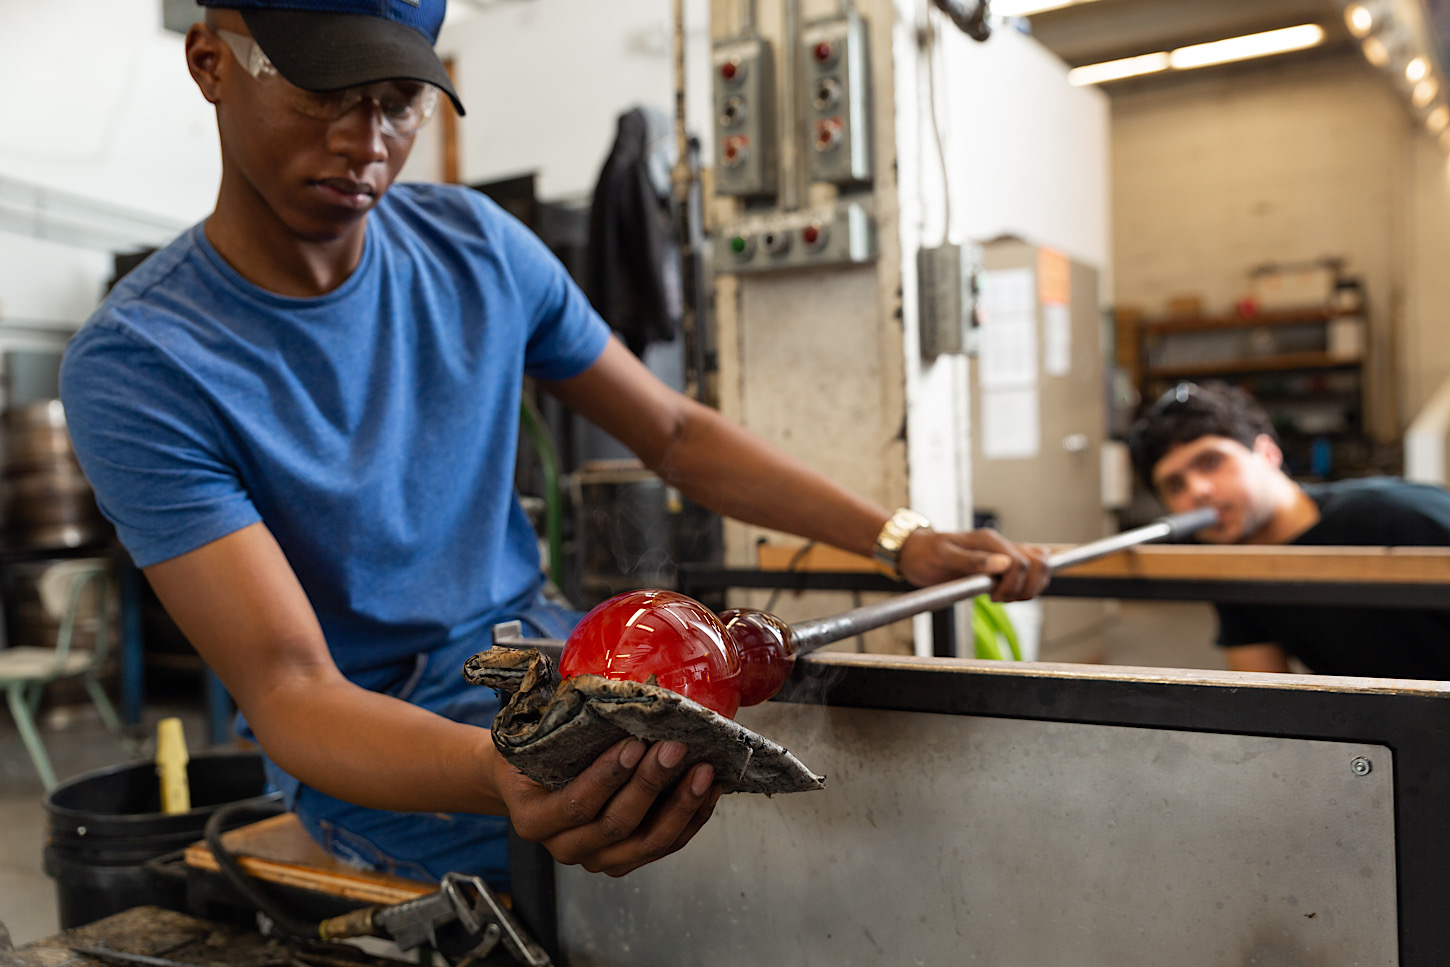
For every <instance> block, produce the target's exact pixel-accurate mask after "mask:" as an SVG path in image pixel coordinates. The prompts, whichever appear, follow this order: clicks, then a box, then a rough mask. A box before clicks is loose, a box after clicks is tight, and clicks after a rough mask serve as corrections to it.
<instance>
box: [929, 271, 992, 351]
mask: <svg viewBox="0 0 1450 967" xmlns="http://www.w3.org/2000/svg"><path fill="white" fill-rule="evenodd" d="M981 268H982V250H981V249H980V248H978V247H977V246H975V245H951V244H946V245H941V246H939V247H937V248H923V249H920V250H919V251H918V252H917V253H916V277H917V291H918V293H919V298H918V303H917V304H918V306H919V308H920V312H919V317H920V320H921V324H920V327H919V329H920V333H921V355H922V356H923V357H924V358H926V359H935V358H936V357H938V356H942V355H945V354H948V353H965V352H969V351H970V349H971V334H972V324H973V319H974V318H975V315H976V307H977V273H978V272H980V271H981Z"/></svg>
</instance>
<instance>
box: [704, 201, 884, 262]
mask: <svg viewBox="0 0 1450 967" xmlns="http://www.w3.org/2000/svg"><path fill="white" fill-rule="evenodd" d="M718 238H719V241H717V242H716V243H715V271H717V272H721V273H737V272H771V271H778V270H782V269H809V268H817V267H820V266H827V265H852V264H861V263H865V262H870V261H871V260H872V259H874V258H875V257H876V223H875V221H874V220H873V219H872V217H871V215H870V213H869V212H867V211H866V209H865V207H864V206H862V205H861V204H860V203H859V202H854V201H846V202H840V203H838V204H836V205H835V206H833V207H831V208H825V209H821V210H819V211H799V212H785V213H771V214H768V215H762V216H760V217H758V218H755V219H751V220H749V221H746V222H743V223H741V224H739V225H735V226H732V227H729V228H726V229H724V230H722V231H721V233H720V235H719V236H718Z"/></svg>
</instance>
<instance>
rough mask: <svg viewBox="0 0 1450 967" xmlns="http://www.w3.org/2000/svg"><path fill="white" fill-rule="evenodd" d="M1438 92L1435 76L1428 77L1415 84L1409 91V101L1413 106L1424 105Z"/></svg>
mask: <svg viewBox="0 0 1450 967" xmlns="http://www.w3.org/2000/svg"><path fill="white" fill-rule="evenodd" d="M1439 93H1440V85H1439V83H1437V82H1436V80H1435V78H1433V77H1428V78H1426V79H1425V80H1423V81H1421V82H1420V83H1418V84H1416V85H1415V89H1414V90H1413V91H1412V92H1411V93H1410V103H1411V104H1413V105H1415V107H1424V106H1425V105H1427V104H1429V103H1430V102H1431V101H1433V100H1435V95H1436V94H1439Z"/></svg>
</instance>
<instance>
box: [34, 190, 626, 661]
mask: <svg viewBox="0 0 1450 967" xmlns="http://www.w3.org/2000/svg"><path fill="white" fill-rule="evenodd" d="M608 338H609V331H608V328H607V327H606V326H605V324H604V323H603V321H602V320H600V318H599V317H598V315H597V314H595V312H594V311H593V310H592V309H591V308H590V306H589V303H588V301H587V300H586V299H585V297H584V296H583V294H582V293H581V292H580V291H579V289H578V288H577V287H576V286H575V285H574V284H573V283H572V281H571V280H570V279H569V277H568V275H567V273H566V272H565V270H564V268H563V267H562V266H561V265H560V264H559V262H558V261H557V260H556V259H555V258H554V257H553V255H552V254H551V253H550V252H549V251H548V249H547V248H546V247H545V246H544V245H543V244H542V243H541V242H540V241H539V240H538V238H537V237H535V236H534V235H533V234H532V233H530V232H529V231H528V230H527V229H526V228H524V227H523V226H522V225H521V224H519V223H518V222H517V221H515V220H514V219H513V218H511V217H510V216H508V215H507V214H505V213H504V212H503V211H502V210H501V209H499V208H498V207H497V206H496V205H494V204H493V203H492V202H490V201H489V200H488V199H487V198H486V197H484V196H483V195H481V194H478V193H476V192H472V191H468V190H464V189H459V188H452V187H445V186H439V185H398V186H395V187H394V188H393V189H392V190H391V191H390V192H389V193H388V194H387V195H386V196H384V198H383V199H382V200H381V202H379V204H378V206H377V208H376V209H375V210H374V211H373V212H372V214H371V215H370V216H369V218H368V224H367V237H366V244H365V247H364V250H363V255H362V260H361V262H360V263H359V265H358V267H357V269H356V271H354V272H353V274H352V276H351V277H350V278H349V279H348V280H347V281H346V282H344V283H343V284H342V285H341V286H340V287H339V288H337V289H336V290H335V291H333V292H330V293H328V294H326V295H324V296H321V297H318V298H307V299H298V298H289V297H286V296H280V295H276V294H273V293H271V292H267V291H265V290H263V289H261V288H259V287H257V286H256V285H254V284H252V283H251V282H248V281H247V280H246V279H244V278H243V277H242V276H240V275H239V274H238V273H237V272H236V271H235V270H234V269H232V267H231V266H230V265H228V264H227V263H226V262H225V261H224V260H223V259H222V258H221V257H220V256H219V255H218V254H217V252H216V250H215V249H214V248H212V246H211V244H210V243H209V242H208V241H207V239H206V235H205V233H204V232H203V230H202V226H201V225H197V226H195V227H194V228H192V229H191V230H190V231H188V232H187V233H185V234H184V235H182V236H181V237H180V238H179V239H177V240H176V241H175V242H173V243H172V244H171V245H169V246H168V247H167V248H165V249H164V250H162V251H160V252H158V253H157V254H156V255H154V256H152V257H151V258H150V259H148V260H147V261H146V262H145V263H143V264H142V265H141V266H140V267H139V268H138V269H137V270H136V271H134V272H133V273H131V274H130V275H129V276H127V277H126V278H125V279H123V280H122V281H121V283H120V284H119V285H118V286H117V287H116V289H115V291H113V292H112V294H111V296H110V297H109V298H108V299H107V300H106V302H105V303H104V304H103V305H102V306H101V308H100V309H99V310H97V312H96V314H95V315H94V316H93V317H92V318H91V320H90V321H89V322H88V323H87V324H86V325H85V327H84V328H83V329H82V330H81V331H80V333H79V334H78V335H77V336H76V337H75V339H74V340H72V342H71V344H70V346H69V348H68V349H67V351H66V356H65V361H64V364H63V366H62V370H61V395H62V397H63V399H64V402H65V408H66V415H67V420H68V422H69V425H70V432H71V436H72V439H73V440H74V443H75V449H76V453H77V455H78V456H79V458H80V462H81V466H82V467H83V468H84V470H85V472H86V476H87V477H88V478H89V479H90V481H91V484H92V486H93V487H94V488H95V491H96V496H97V500H98V502H99V504H100V507H101V509H102V511H104V513H105V514H106V516H107V517H108V518H110V520H111V521H112V522H113V523H114V524H115V525H116V530H117V533H118V535H119V536H120V539H121V541H122V543H123V544H124V545H125V546H126V548H127V549H128V550H129V551H130V553H131V555H132V557H133V558H134V559H135V561H136V563H137V565H139V566H141V567H145V566H148V565H151V564H155V563H157V562H160V561H164V560H167V559H168V558H172V557H175V556H177V555H179V554H183V553H185V552H187V551H190V550H193V549H195V548H197V547H200V546H201V545H203V544H206V543H208V542H210V541H213V540H216V539H218V538H220V537H223V536H225V535H227V534H229V533H232V532H234V531H236V530H239V529H240V528H242V527H246V526H248V525H249V524H252V523H255V522H257V521H261V522H263V523H265V524H266V526H267V527H268V528H269V529H270V530H271V532H272V534H273V535H274V536H275V537H276V539H277V541H278V543H279V544H280V545H281V548H282V550H283V551H284V552H285V553H286V555H287V559H288V561H289V562H290V563H291V565H292V567H293V569H294V570H295V571H296V573H297V576H298V578H299V579H300V580H301V583H302V586H303V588H304V589H305V590H306V592H307V595H308V597H309V599H310V600H311V602H312V605H313V607H314V609H315V610H316V612H317V616H318V618H319V620H320V622H321V624H322V630H323V632H324V634H325V635H326V637H327V641H328V644H329V646H330V648H331V650H332V653H333V657H334V660H335V661H336V662H337V664H338V666H339V668H341V669H342V671H343V672H344V673H345V674H347V675H348V677H350V678H352V679H353V680H354V681H357V682H358V683H359V684H362V685H364V686H365V687H372V688H378V687H383V686H385V685H386V684H387V683H388V681H389V680H390V679H391V678H393V677H394V676H395V675H396V673H397V669H398V668H399V667H400V666H406V665H408V664H409V663H411V662H412V661H413V660H414V659H415V658H416V657H417V656H418V655H421V654H424V653H429V652H433V651H436V650H437V649H439V648H442V647H443V646H445V645H447V644H449V643H457V642H459V641H460V640H463V639H468V638H474V637H477V636H478V635H480V634H481V633H482V632H483V631H485V630H486V629H487V627H488V626H490V625H491V624H492V623H493V621H494V620H495V618H496V617H497V616H499V615H501V614H505V613H508V612H509V611H510V610H511V609H514V608H516V607H518V606H520V605H521V604H522V603H523V602H527V601H529V600H532V598H533V597H534V595H535V593H536V592H537V591H538V589H539V587H540V585H541V583H542V577H541V575H540V570H539V558H538V549H537V543H536V539H535V536H534V532H533V530H532V528H531V527H530V525H529V522H528V519H527V518H526V516H525V515H524V512H523V510H522V509H521V508H520V506H519V504H518V501H517V499H516V496H515V491H514V486H513V479H514V461H515V452H516V448H517V437H518V422H519V401H520V393H521V391H522V381H523V377H524V375H525V374H528V375H530V376H533V377H536V378H539V379H546V380H559V379H567V378H569V377H571V376H575V375H577V374H579V373H580V372H582V371H583V370H585V369H586V368H588V366H589V365H590V364H592V363H593V362H594V361H595V360H596V359H597V358H598V357H599V355H600V353H601V352H603V350H604V346H605V343H606V341H607V340H608Z"/></svg>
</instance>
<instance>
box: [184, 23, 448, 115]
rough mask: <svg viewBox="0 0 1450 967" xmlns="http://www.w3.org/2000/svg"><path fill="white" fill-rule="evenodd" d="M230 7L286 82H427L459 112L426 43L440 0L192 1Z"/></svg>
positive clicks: (434, 32) (334, 85)
mask: <svg viewBox="0 0 1450 967" xmlns="http://www.w3.org/2000/svg"><path fill="white" fill-rule="evenodd" d="M197 2H198V3H200V4H201V5H202V6H204V7H227V8H229V9H232V10H236V11H237V12H238V13H240V14H241V15H242V19H243V20H245V21H246V23H247V29H248V30H249V31H251V33H252V38H253V39H254V40H256V42H257V44H258V45H259V46H260V47H261V48H262V52H263V53H265V54H266V55H267V57H268V59H270V60H271V61H272V63H273V64H274V65H276V68H277V70H278V72H280V73H281V75H282V76H283V77H285V78H286V79H287V80H288V81H289V82H291V83H293V84H296V85H297V86H298V87H300V88H302V89H303V90H307V91H335V90H339V89H341V88H344V87H356V86H358V85H360V84H372V83H375V82H377V81H397V80H411V81H422V82H423V83H425V84H432V85H433V86H434V87H437V88H438V89H439V90H441V91H443V93H445V94H447V95H448V99H449V100H451V101H452V102H453V106H454V107H456V108H457V109H458V113H459V114H462V113H463V102H462V101H460V100H459V99H458V92H457V91H455V90H454V89H453V81H452V80H451V79H450V78H449V77H448V71H447V70H445V69H444V67H443V62H442V61H440V60H439V59H438V55H437V54H436V53H435V52H434V50H433V45H434V44H436V43H437V42H438V31H439V29H440V28H441V27H442V26H443V13H444V9H445V7H446V6H447V0H197Z"/></svg>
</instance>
